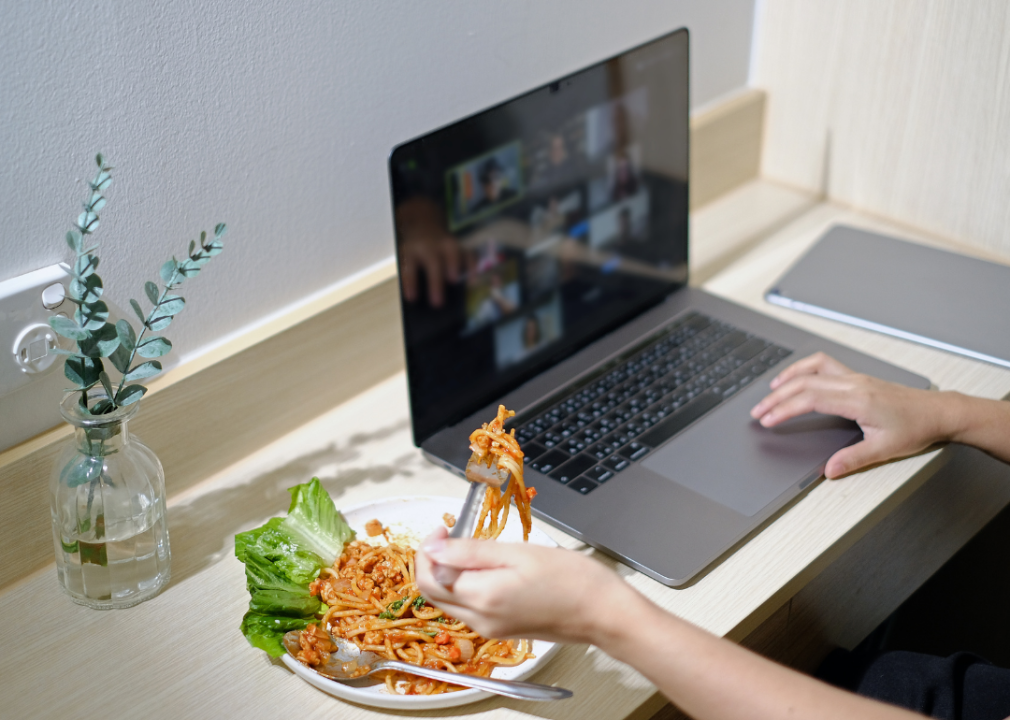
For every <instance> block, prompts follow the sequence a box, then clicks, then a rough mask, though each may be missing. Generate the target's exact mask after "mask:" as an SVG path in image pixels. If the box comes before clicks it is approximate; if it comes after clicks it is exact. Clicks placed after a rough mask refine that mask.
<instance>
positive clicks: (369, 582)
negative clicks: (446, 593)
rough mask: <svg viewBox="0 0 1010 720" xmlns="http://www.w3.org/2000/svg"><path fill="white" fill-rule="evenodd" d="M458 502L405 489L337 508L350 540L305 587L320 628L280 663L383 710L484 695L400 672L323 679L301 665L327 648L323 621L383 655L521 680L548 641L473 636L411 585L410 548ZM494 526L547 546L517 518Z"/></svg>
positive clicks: (309, 631) (448, 518)
mask: <svg viewBox="0 0 1010 720" xmlns="http://www.w3.org/2000/svg"><path fill="white" fill-rule="evenodd" d="M496 492H497V490H496ZM506 492H507V491H506ZM504 497H505V493H501V492H497V495H493V494H490V493H489V497H488V499H487V500H486V501H485V504H486V505H487V508H488V512H487V513H486V514H485V515H486V519H485V523H484V524H485V525H487V526H488V527H490V519H491V518H490V516H491V514H492V513H494V511H495V509H498V511H499V512H498V515H499V516H502V515H505V514H506V513H507V511H505V509H504V508H501V507H498V508H496V506H498V505H501V504H503V503H502V502H501V501H502V499H504ZM520 502H521V500H520ZM517 504H518V503H517ZM460 505H461V499H460V498H450V497H435V496H409V497H395V498H388V499H383V500H379V501H376V502H370V503H366V504H362V505H357V506H353V507H349V508H344V509H343V515H344V518H345V519H346V520H347V522H348V524H349V525H350V526H351V528H352V529H353V530H354V531H355V533H356V537H357V539H356V540H354V541H352V542H350V543H348V544H347V545H346V546H345V547H344V551H343V553H341V555H340V557H339V558H338V559H337V561H336V562H335V563H334V565H333V567H332V568H326V569H324V570H323V571H322V572H321V573H320V575H319V578H318V579H317V581H316V582H315V583H314V585H313V587H312V591H313V592H314V593H318V595H319V598H320V599H321V600H322V601H323V602H324V603H325V604H326V608H327V609H326V612H325V615H324V617H323V618H322V620H321V622H320V626H321V627H318V628H312V626H310V628H306V629H305V630H304V631H302V640H301V644H302V648H303V652H302V653H300V654H299V655H300V658H301V660H302V661H301V662H299V660H296V659H295V658H293V657H291V656H290V655H284V656H282V657H281V660H282V661H283V662H284V664H285V665H287V666H288V668H290V669H291V670H292V671H293V672H294V673H295V674H297V675H298V676H299V677H301V678H302V679H303V680H305V681H306V682H308V683H310V684H311V685H313V686H315V687H317V688H319V689H320V690H323V691H324V692H327V693H329V694H331V695H335V696H336V697H339V698H341V699H344V700H349V701H351V702H355V703H359V704H362V705H371V706H374V707H382V708H391V709H424V708H444V707H453V706H456V705H464V704H466V703H471V702H476V701H478V700H482V699H484V698H486V697H491V695H490V694H489V693H486V692H483V691H481V690H474V689H471V688H459V687H458V686H452V685H447V684H445V683H439V682H437V681H432V680H427V679H424V678H420V677H417V676H413V675H407V674H402V673H378V674H376V675H373V676H371V677H368V678H364V679H362V680H359V681H354V682H353V683H341V682H336V681H333V680H328V679H326V678H324V677H323V676H321V675H319V674H318V673H316V672H315V671H314V670H312V669H311V664H312V661H313V660H315V661H317V662H318V660H319V656H318V655H315V656H314V653H317V652H326V651H328V650H329V649H331V648H332V647H333V646H332V643H330V642H329V640H328V639H327V637H326V635H325V633H324V632H322V630H323V628H326V627H328V628H329V629H330V631H331V632H332V633H333V634H334V635H335V636H337V637H341V638H344V639H347V640H349V641H351V642H353V643H354V644H355V645H357V646H358V647H359V648H361V649H363V650H369V651H372V652H375V653H377V654H379V655H381V656H383V657H388V658H390V659H397V660H402V661H405V662H409V663H412V664H418V663H425V664H428V665H429V666H431V667H438V668H441V669H446V670H450V671H455V672H462V673H470V674H479V675H490V676H492V677H495V678H501V679H504V680H521V679H524V678H527V677H529V676H531V675H532V674H533V673H535V672H536V671H537V670H538V669H539V668H540V667H542V666H543V664H544V663H545V662H546V661H547V660H548V658H549V657H550V656H551V655H552V654H553V653H554V651H555V650H556V649H557V648H556V646H555V644H554V643H549V642H544V641H541V640H504V641H502V640H496V639H493V638H484V637H481V636H480V635H478V634H477V633H475V632H473V631H471V630H470V628H468V627H467V626H466V625H465V624H463V623H462V622H460V621H457V620H456V619H455V618H452V617H450V616H448V615H447V614H445V613H444V612H443V611H442V610H439V609H438V608H435V607H434V606H432V605H430V604H428V603H427V602H426V601H425V600H424V598H423V596H422V595H421V593H420V591H419V590H418V588H417V585H416V584H415V582H414V552H415V550H416V549H417V547H418V546H419V545H420V543H421V541H422V540H423V539H424V538H425V537H427V536H428V535H429V534H430V533H431V532H432V531H433V530H434V529H435V528H436V527H438V526H439V525H443V524H446V525H447V524H450V523H451V522H453V519H454V514H455V513H457V512H459V509H460ZM526 507H527V508H528V499H527V504H526ZM501 519H502V521H504V519H505V518H504V517H502V518H501ZM484 530H485V532H486V530H487V528H484ZM480 532H481V528H480V527H478V529H477V533H480ZM494 533H495V535H496V537H497V542H522V541H523V539H524V535H527V536H528V542H531V543H534V544H538V545H546V546H550V547H556V546H557V543H555V542H554V541H553V540H552V539H551V538H550V537H549V536H548V535H547V534H546V533H544V532H543V531H542V530H540V529H539V528H537V527H535V526H532V525H529V526H528V525H527V524H526V523H511V524H509V525H507V526H505V525H504V522H500V523H497V524H496V527H495V530H494ZM485 536H486V534H485ZM384 674H385V675H386V677H382V676H383V675H384Z"/></svg>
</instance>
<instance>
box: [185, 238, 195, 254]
mask: <svg viewBox="0 0 1010 720" xmlns="http://www.w3.org/2000/svg"><path fill="white" fill-rule="evenodd" d="M194 248H196V240H190V241H189V252H188V253H186V254H187V255H192V254H193V250H194Z"/></svg>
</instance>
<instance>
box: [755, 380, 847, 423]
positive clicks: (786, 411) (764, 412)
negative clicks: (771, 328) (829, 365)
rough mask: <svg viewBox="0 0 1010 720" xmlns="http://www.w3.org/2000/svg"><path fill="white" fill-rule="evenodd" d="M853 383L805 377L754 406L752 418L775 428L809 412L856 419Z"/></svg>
mask: <svg viewBox="0 0 1010 720" xmlns="http://www.w3.org/2000/svg"><path fill="white" fill-rule="evenodd" d="M853 387H854V383H853V381H852V380H850V379H849V378H845V377H837V376H825V375H804V376H800V377H797V378H794V379H793V380H792V381H790V382H788V383H786V384H784V385H781V386H779V387H778V388H777V389H776V390H774V391H773V392H772V393H770V394H769V395H768V396H767V397H765V398H764V399H763V400H762V401H761V402H759V403H758V404H757V405H755V406H754V407H753V408H752V409H751V411H750V414H751V417H753V418H755V419H758V420H760V421H761V424H762V425H764V426H765V427H772V426H774V425H777V424H779V423H781V422H784V421H785V420H788V419H790V418H793V417H796V416H798V415H803V414H805V413H808V412H822V413H827V414H829V415H842V416H843V417H846V418H848V419H850V420H855V419H856V418H855V415H856V413H857V411H858V408H857V406H856V402H855V399H854V397H853V395H852V390H853Z"/></svg>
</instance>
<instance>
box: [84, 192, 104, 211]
mask: <svg viewBox="0 0 1010 720" xmlns="http://www.w3.org/2000/svg"><path fill="white" fill-rule="evenodd" d="M105 203H106V200H105V198H104V197H102V194H101V193H93V194H92V195H91V200H89V201H88V204H87V205H86V206H85V210H90V211H91V212H94V213H97V212H98V211H100V210H101V209H102V208H103V207H105Z"/></svg>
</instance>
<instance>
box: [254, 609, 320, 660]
mask: <svg viewBox="0 0 1010 720" xmlns="http://www.w3.org/2000/svg"><path fill="white" fill-rule="evenodd" d="M315 621H316V618H315V616H313V617H301V618H296V617H275V616H271V615H264V614H262V613H256V612H247V613H246V614H245V617H243V618H242V634H243V635H245V637H246V640H248V641H249V644H250V645H252V646H253V647H257V648H259V649H260V650H265V651H266V652H267V654H268V655H270V657H280V656H281V655H284V654H285V653H287V650H285V649H284V643H283V642H281V638H283V637H284V633H286V632H288V631H289V630H304V629H305V628H306V626H308V625H309V623H313V622H315Z"/></svg>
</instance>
